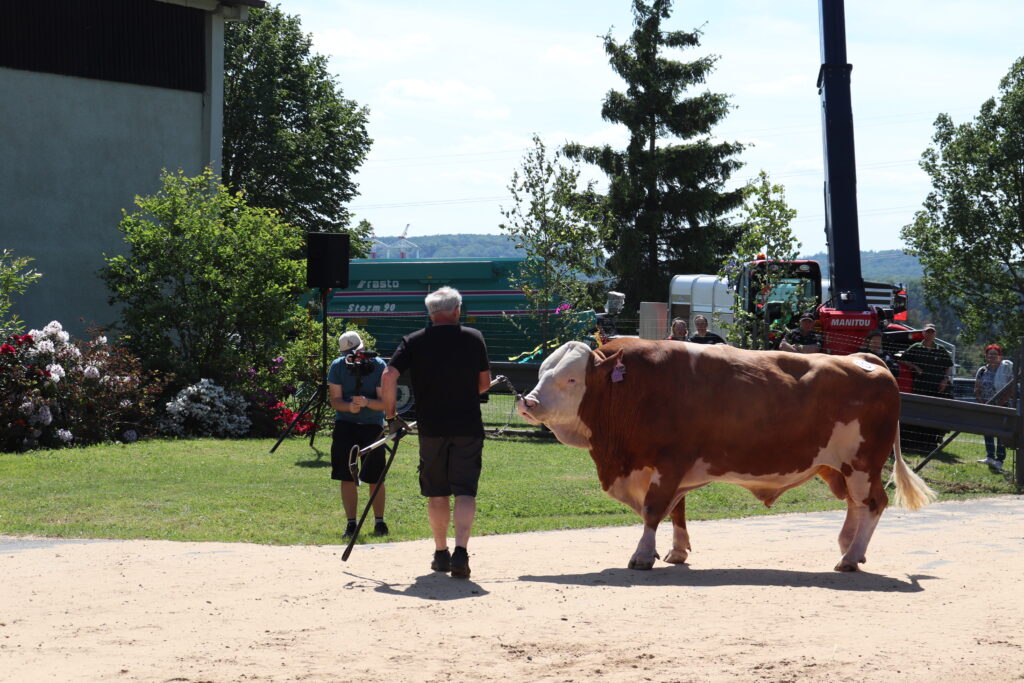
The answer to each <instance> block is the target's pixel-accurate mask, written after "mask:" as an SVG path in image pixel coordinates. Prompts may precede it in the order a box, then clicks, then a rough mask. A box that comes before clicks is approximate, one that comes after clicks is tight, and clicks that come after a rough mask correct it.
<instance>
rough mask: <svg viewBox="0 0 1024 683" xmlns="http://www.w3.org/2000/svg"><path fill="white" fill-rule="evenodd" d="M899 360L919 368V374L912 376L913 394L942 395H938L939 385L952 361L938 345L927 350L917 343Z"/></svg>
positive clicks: (920, 343) (921, 343)
mask: <svg viewBox="0 0 1024 683" xmlns="http://www.w3.org/2000/svg"><path fill="white" fill-rule="evenodd" d="M900 360H902V361H903V362H905V363H913V364H914V365H916V366H918V367H919V368H921V374H920V375H914V393H915V394H925V395H928V396H941V395H942V394H940V393H939V384H940V383H942V378H943V377H945V376H946V370H948V369H949V368H951V367H953V359H952V358H950V357H949V353H947V352H946V349H944V348H942V347H941V346H938V345H936V346H933V347H932V348H930V349H929V348H928V347H927V346H925V345H924V342H917V343H916V344H912V345H911V346H910V348H908V349H907V350H906V351H904V352H903V357H902V358H900ZM947 389H948V387H947Z"/></svg>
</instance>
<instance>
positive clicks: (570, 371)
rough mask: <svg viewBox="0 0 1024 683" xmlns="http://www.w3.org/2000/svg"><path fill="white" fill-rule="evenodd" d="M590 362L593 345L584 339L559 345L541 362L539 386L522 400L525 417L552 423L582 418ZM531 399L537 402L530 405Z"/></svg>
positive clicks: (532, 401) (549, 424)
mask: <svg viewBox="0 0 1024 683" xmlns="http://www.w3.org/2000/svg"><path fill="white" fill-rule="evenodd" d="M589 362H590V347H588V346H587V345H586V344H584V343H582V342H569V343H568V344H563V345H562V346H560V347H558V349H556V350H555V352H554V353H552V354H551V355H550V356H549V357H548V358H547V359H546V360H545V361H544V362H543V363H542V364H541V366H540V372H539V376H538V382H537V386H535V387H534V388H533V391H531V392H530V393H529V394H527V395H526V400H525V401H524V402H522V403H521V404H520V413H521V414H522V415H523V417H524V418H527V419H529V418H531V417H532V418H533V419H534V420H537V421H538V422H543V423H544V424H546V425H548V426H549V427H550V426H551V425H553V424H569V423H573V422H576V421H578V419H579V409H580V403H581V402H582V401H583V394H584V392H585V391H586V386H587V364H588V363H589ZM529 403H532V404H534V405H532V406H528V405H526V404H529Z"/></svg>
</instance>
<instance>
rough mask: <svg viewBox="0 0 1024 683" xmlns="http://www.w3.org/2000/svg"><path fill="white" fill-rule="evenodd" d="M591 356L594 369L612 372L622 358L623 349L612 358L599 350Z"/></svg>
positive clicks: (592, 352)
mask: <svg viewBox="0 0 1024 683" xmlns="http://www.w3.org/2000/svg"><path fill="white" fill-rule="evenodd" d="M590 355H591V356H592V357H593V359H594V367H595V368H596V369H598V370H604V371H606V372H611V370H612V368H613V367H615V364H616V363H617V362H618V360H619V359H620V358H622V349H619V350H618V351H616V352H615V353H613V354H612V355H610V356H606V355H604V354H603V353H602V352H601V351H600V350H599V349H598V350H595V351H591V353H590Z"/></svg>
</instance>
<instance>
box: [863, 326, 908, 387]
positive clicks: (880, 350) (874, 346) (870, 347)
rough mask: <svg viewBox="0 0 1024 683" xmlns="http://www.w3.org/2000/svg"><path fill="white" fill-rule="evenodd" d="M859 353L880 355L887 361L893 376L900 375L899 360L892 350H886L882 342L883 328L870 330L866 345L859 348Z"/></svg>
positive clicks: (865, 341) (879, 356)
mask: <svg viewBox="0 0 1024 683" xmlns="http://www.w3.org/2000/svg"><path fill="white" fill-rule="evenodd" d="M857 353H870V354H872V355H874V356H878V358H880V359H881V360H882V362H883V363H885V366H886V367H887V368H889V372H891V373H892V376H893V377H898V376H899V374H900V367H899V361H897V360H896V356H895V355H893V353H892V352H891V351H886V350H885V347H884V346H883V344H882V331H881V330H871V331H870V332H868V336H867V339H865V340H864V346H863V347H861V348H860V349H858V350H857Z"/></svg>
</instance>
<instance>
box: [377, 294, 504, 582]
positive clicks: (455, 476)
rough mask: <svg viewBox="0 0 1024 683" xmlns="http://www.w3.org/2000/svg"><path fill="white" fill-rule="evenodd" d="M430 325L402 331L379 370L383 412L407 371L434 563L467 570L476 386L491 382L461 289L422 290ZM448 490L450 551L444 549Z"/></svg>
mask: <svg viewBox="0 0 1024 683" xmlns="http://www.w3.org/2000/svg"><path fill="white" fill-rule="evenodd" d="M425 303H426V305H427V312H428V313H429V315H430V322H431V326H430V327H426V328H424V329H422V330H419V331H417V332H413V333H412V334H410V335H408V336H406V337H403V338H402V342H401V344H399V345H398V349H397V350H396V351H395V353H394V355H393V356H392V357H391V363H390V364H389V365H388V368H387V369H386V370H385V371H384V377H383V379H382V382H381V396H382V398H383V400H384V414H385V416H386V417H387V418H388V419H389V420H393V419H394V418H395V404H396V394H397V386H398V377H399V375H401V374H402V373H403V372H405V371H406V370H409V371H411V372H412V393H413V396H414V397H415V399H416V419H417V422H418V426H417V431H418V432H419V441H420V468H419V469H420V493H421V494H422V495H424V496H426V497H427V499H428V501H427V517H428V519H429V521H430V529H431V531H432V532H433V535H434V545H435V551H434V560H433V562H432V563H431V565H430V566H431V568H432V569H433V570H434V571H442V572H448V571H450V572H451V574H452V576H454V577H459V578H469V554H468V552H467V550H466V547H467V545H468V544H469V534H470V531H471V530H472V528H473V518H474V517H475V515H476V492H477V484H478V482H479V480H480V469H481V465H482V454H483V441H484V425H483V420H482V419H481V416H480V394H482V393H484V392H486V391H487V389H488V388H489V387H490V384H491V371H490V364H489V363H488V361H487V345H486V344H485V343H484V338H483V335H481V334H480V332H478V331H477V330H475V329H473V328H472V327H463V326H462V325H460V324H459V315H460V313H461V312H462V296H461V295H460V294H459V292H458V290H455V289H452V288H451V287H441V288H440V289H438V290H436V291H434V292H431V293H430V294H429V295H427V298H426V301H425ZM452 496H454V497H455V506H454V508H455V552H454V553H451V554H450V553H449V552H448V525H449V523H450V522H451V517H452V507H451V502H450V498H451V497H452Z"/></svg>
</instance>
